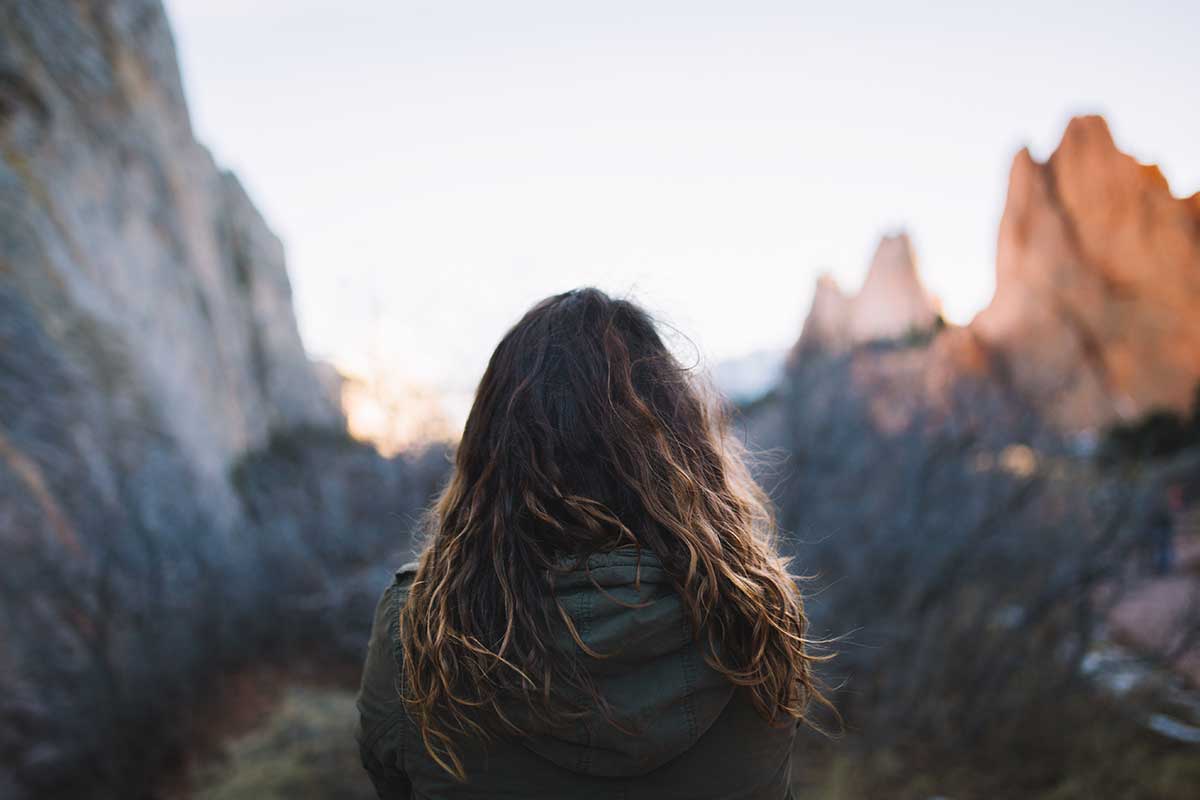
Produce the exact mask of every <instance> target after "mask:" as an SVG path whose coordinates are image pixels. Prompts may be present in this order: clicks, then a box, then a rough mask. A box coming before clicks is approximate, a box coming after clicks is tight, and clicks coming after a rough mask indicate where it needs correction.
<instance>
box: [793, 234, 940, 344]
mask: <svg viewBox="0 0 1200 800" xmlns="http://www.w3.org/2000/svg"><path fill="white" fill-rule="evenodd" d="M939 315H940V309H939V305H938V302H937V300H936V299H935V298H934V297H933V296H932V295H930V294H929V292H928V291H926V289H925V287H924V286H922V284H921V279H920V277H919V275H918V274H917V267H916V259H915V257H914V256H913V249H912V243H911V242H910V241H909V238H908V235H907V234H904V233H900V234H898V235H896V236H885V237H883V239H882V241H880V243H879V247H878V248H877V249H876V250H875V256H874V257H873V258H872V259H871V266H870V268H869V269H868V270H867V277H866V280H864V281H863V285H862V288H861V289H859V291H858V293H857V294H855V295H847V294H846V293H844V292H843V291H842V290H841V288H840V287H839V286H838V285H837V282H836V281H834V279H833V278H832V277H831V276H829V275H822V276H821V278H820V279H819V280H818V281H817V286H816V290H815V291H814V292H813V301H812V307H811V308H810V310H809V313H808V317H807V318H806V320H805V323H804V330H803V332H802V333H801V335H800V341H799V343H798V348H799V350H800V351H801V352H803V351H808V350H821V351H825V352H840V351H844V350H846V349H849V348H851V347H854V346H855V345H858V344H863V343H866V342H872V341H881V340H894V339H901V338H904V337H905V336H908V335H911V334H914V333H926V332H928V331H930V330H932V329H933V328H934V327H935V325H936V324H937V321H938V318H939Z"/></svg>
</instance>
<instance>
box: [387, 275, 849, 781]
mask: <svg viewBox="0 0 1200 800" xmlns="http://www.w3.org/2000/svg"><path fill="white" fill-rule="evenodd" d="M729 422H730V413H729V410H728V407H727V406H726V405H725V404H724V403H723V402H721V401H719V400H717V398H716V395H715V393H713V392H711V391H710V390H708V388H707V386H706V385H705V384H704V383H703V382H702V381H700V380H698V379H697V377H696V375H694V374H693V372H692V371H691V370H689V369H688V368H685V367H684V366H682V365H681V364H680V363H679V361H678V360H677V359H676V358H675V357H674V356H673V355H672V354H671V352H670V351H669V350H668V348H667V347H666V346H665V345H664V343H663V341H662V339H661V338H660V336H659V334H658V331H657V330H656V328H655V324H654V321H653V319H652V318H651V317H650V316H649V315H648V314H647V313H646V312H645V311H644V310H642V309H641V308H639V307H638V306H637V305H635V304H633V303H631V302H629V301H627V300H620V299H613V298H610V297H609V296H608V295H606V294H605V293H603V292H601V291H599V290H597V289H593V288H584V289H577V290H574V291H570V292H565V293H563V294H558V295H554V296H552V297H548V298H546V299H545V300H542V301H541V302H539V303H537V304H536V305H535V306H534V307H533V308H532V309H530V310H529V311H528V312H527V313H526V314H525V316H524V317H522V318H521V320H520V321H519V322H518V323H517V324H516V325H514V326H513V327H512V329H511V330H509V331H508V333H507V334H506V335H505V336H504V338H503V339H502V340H501V341H500V344H499V345H498V346H497V347H496V350H495V352H494V353H493V354H492V357H491V360H490V362H489V363H488V367H487V370H486V371H485V372H484V375H483V378H482V380H481V381H480V384H479V387H478V390H477V392H476V395H475V402H474V405H473V406H472V408H471V412H470V415H469V416H468V418H467V422H466V426H465V428H464V431H463V437H462V441H461V442H460V444H459V445H458V449H457V453H456V455H455V469H454V471H453V473H452V475H451V477H450V480H449V482H448V484H447V485H446V487H445V489H444V490H443V491H442V493H441V495H440V496H439V498H438V499H437V501H436V503H435V504H434V505H433V507H432V508H431V509H430V510H429V513H428V514H427V516H426V528H427V535H428V541H427V542H426V546H425V548H424V550H423V552H422V554H421V558H420V565H419V568H418V570H417V575H416V578H415V580H414V582H413V585H412V589H411V593H410V595H409V599H408V602H407V603H406V604H405V605H404V607H403V608H402V609H401V610H400V612H399V614H400V618H399V630H400V642H401V648H402V653H403V659H404V665H405V681H404V691H403V692H402V699H403V701H404V704H405V706H406V708H407V710H408V712H409V714H410V715H411V716H412V718H413V719H414V720H415V721H416V724H417V726H418V728H419V730H420V732H421V736H422V739H423V741H424V744H425V748H426V749H427V750H428V752H429V754H430V756H431V757H432V758H433V759H434V760H435V761H436V762H437V763H438V764H440V765H441V766H442V767H443V768H444V769H446V770H447V771H448V772H450V773H451V774H453V775H455V776H456V777H458V778H460V779H464V778H465V773H464V770H463V765H462V762H461V760H460V759H459V757H458V755H457V753H456V750H455V747H454V740H455V737H456V736H458V735H482V736H486V735H489V734H490V733H491V732H492V731H494V730H497V729H506V730H509V731H511V732H514V733H521V732H522V731H521V730H520V729H519V727H518V726H517V725H516V724H514V723H513V722H512V721H511V720H509V719H508V718H507V717H506V716H505V714H504V711H503V709H502V701H504V700H506V699H507V700H509V701H512V700H514V699H515V700H517V701H519V702H521V703H524V704H527V707H528V708H529V709H530V710H531V713H532V714H533V716H535V717H537V718H539V719H541V720H545V721H547V722H550V723H555V722H561V721H564V720H566V719H568V718H570V717H571V716H572V715H575V714H578V713H580V712H581V707H580V706H578V705H577V704H573V703H571V702H569V701H568V700H567V699H566V698H567V697H572V696H574V697H578V696H580V692H582V693H583V694H584V696H588V697H590V698H592V700H593V701H594V702H596V703H597V704H598V705H599V707H600V708H601V709H602V710H604V709H607V706H606V704H605V703H604V698H602V697H600V696H599V695H598V694H597V692H596V689H595V687H594V685H593V683H592V681H591V680H590V678H589V675H588V673H587V671H586V669H584V668H583V665H582V664H580V663H579V660H578V659H577V658H575V657H574V654H573V653H569V652H564V651H562V650H560V649H556V648H555V647H554V645H553V632H554V630H555V629H558V630H561V629H562V626H563V625H564V624H565V625H566V628H567V630H568V631H569V632H570V634H571V636H572V637H573V638H574V639H575V640H576V643H577V644H579V645H580V646H581V647H583V649H584V651H585V652H590V651H588V650H587V648H586V646H585V645H584V644H583V642H582V641H580V640H579V637H578V634H577V633H576V632H575V629H574V625H573V624H572V621H571V618H570V615H569V614H568V613H567V612H566V611H565V609H564V608H563V607H562V605H561V604H560V603H558V602H557V601H556V600H555V601H554V602H547V599H548V598H550V599H553V598H554V593H553V592H554V590H553V576H554V575H555V571H556V569H558V570H561V566H557V565H558V563H559V561H560V560H561V559H562V558H563V557H564V556H566V557H571V556H579V557H585V556H587V555H588V554H590V553H596V552H603V551H606V550H609V549H612V548H615V547H619V546H622V545H632V546H635V547H637V548H639V550H640V549H643V548H644V549H647V550H649V551H651V552H653V553H654V554H655V555H656V556H658V558H659V560H660V561H661V562H662V563H663V565H664V567H665V568H666V569H667V572H668V574H669V575H670V576H671V578H672V580H673V581H674V582H675V583H676V585H677V589H678V591H679V593H680V596H681V597H682V599H683V602H684V605H685V608H686V609H687V611H688V613H689V616H690V619H691V623H692V628H693V633H694V635H695V636H697V637H700V636H705V635H706V636H708V637H709V645H710V647H709V648H708V650H709V655H708V656H707V658H708V659H709V663H710V664H711V665H712V666H713V667H714V668H715V669H717V670H719V671H720V672H721V673H723V674H724V675H726V676H728V678H729V680H730V681H731V682H733V683H734V684H737V685H740V686H746V687H750V689H751V692H752V696H753V700H754V704H755V706H756V708H757V709H758V711H759V713H760V714H761V715H762V716H763V717H764V718H766V719H768V720H771V721H774V722H781V721H782V722H795V721H796V720H801V721H807V714H806V708H807V706H808V703H809V701H810V700H813V699H816V700H818V701H820V702H822V703H825V704H827V701H825V699H824V698H823V697H822V696H821V694H820V692H819V691H818V688H817V685H816V679H815V677H814V675H813V672H812V663H813V662H814V661H816V660H819V658H825V657H827V656H823V657H816V656H813V655H812V654H811V653H810V652H809V651H808V648H807V647H806V645H808V644H809V642H808V641H807V640H806V638H805V634H806V629H807V620H806V618H805V615H804V607H803V602H802V600H801V596H800V592H799V590H798V588H797V586H796V583H795V580H794V579H793V578H792V577H791V576H790V575H789V574H788V571H787V560H786V559H783V558H781V557H780V556H779V554H778V553H777V551H776V547H775V543H774V542H775V532H776V531H775V520H774V516H773V512H772V510H771V504H770V501H769V500H768V498H767V497H766V494H765V493H764V492H763V490H762V489H761V488H760V487H759V486H758V485H757V483H755V481H754V480H753V478H752V477H751V476H750V473H749V470H748V468H747V466H746V462H745V457H744V451H743V449H742V448H741V446H740V443H739V442H738V441H737V439H736V438H735V437H733V436H731V435H730V434H729ZM718 643H719V645H720V648H719V650H720V654H719V655H718V654H717V647H716V645H717V644H718ZM605 713H606V716H608V711H605ZM610 719H611V717H610Z"/></svg>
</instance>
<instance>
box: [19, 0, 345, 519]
mask: <svg viewBox="0 0 1200 800" xmlns="http://www.w3.org/2000/svg"><path fill="white" fill-rule="evenodd" d="M4 9H5V16H4V24H3V26H0V304H2V306H3V311H4V316H3V326H2V327H0V367H3V369H0V382H3V383H4V384H5V386H4V387H3V388H2V389H0V419H3V421H4V424H3V433H4V434H5V435H6V438H7V445H8V451H9V452H12V451H15V452H19V453H24V454H25V456H26V457H28V458H29V460H30V462H31V463H32V464H34V468H35V472H36V471H37V470H44V469H46V465H45V464H42V463H40V462H42V461H43V460H44V459H46V458H47V456H48V454H46V453H44V452H42V453H39V452H38V451H39V449H41V448H39V447H38V445H37V434H36V430H37V429H38V428H43V429H44V428H56V429H59V430H60V431H61V436H62V437H63V438H64V439H65V440H66V441H64V442H63V446H64V447H69V448H70V449H72V450H73V451H74V452H75V455H77V457H78V459H79V461H78V463H77V466H76V467H75V474H73V475H72V476H70V480H73V481H84V482H88V483H92V484H94V486H95V487H96V488H97V489H99V490H101V494H103V493H104V492H105V487H108V486H111V484H112V483H113V482H114V477H113V476H114V474H115V473H116V472H120V471H130V470H137V469H138V468H139V467H141V466H142V465H143V464H144V462H145V459H146V458H147V454H148V453H151V452H160V451H161V452H163V456H162V458H163V459H164V460H166V461H170V462H172V463H171V466H170V468H169V469H167V470H166V471H165V472H164V473H163V474H162V476H161V481H155V483H159V482H172V483H176V482H180V481H183V482H187V483H191V484H193V490H194V491H196V492H197V493H198V494H199V495H200V496H201V497H202V498H203V501H204V502H205V504H206V505H207V506H208V507H209V509H210V510H211V511H213V512H215V514H216V516H217V517H219V518H222V517H223V518H226V519H228V518H230V517H231V516H233V515H234V514H235V510H234V502H233V497H232V493H231V492H230V491H229V486H228V481H227V473H228V470H229V468H230V466H231V465H232V464H233V462H234V461H235V460H236V458H237V457H238V456H239V455H240V454H241V453H243V452H245V451H247V450H250V449H253V448H256V447H258V446H260V445H262V444H263V443H264V442H265V441H266V440H267V437H268V435H269V433H270V432H271V431H272V430H278V429H285V428H292V427H297V426H318V427H322V426H326V427H336V426H340V425H341V420H340V411H339V410H338V408H337V407H336V406H335V405H334V404H333V403H332V402H331V399H330V397H329V394H328V393H327V392H325V391H323V390H322V388H321V384H320V383H319V381H318V377H317V375H316V373H315V371H314V369H313V366H312V365H311V364H310V362H309V359H308V357H307V356H306V354H305V352H304V348H303V346H302V345H301V341H300V336H299V333H298V331H297V327H296V320H295V317H294V314H293V310H292V298H291V288H290V285H289V282H288V276H287V271H286V268H285V264H284V255H283V247H282V245H281V244H280V241H279V239H278V238H276V236H275V235H274V234H273V233H272V232H271V230H270V228H268V227H267V225H266V223H265V222H264V221H263V219H262V217H261V216H260V215H259V213H258V211H257V210H256V209H255V207H254V205H253V203H252V202H251V201H250V199H249V198H248V197H247V196H246V193H245V191H244V190H243V189H242V186H241V184H240V183H239V182H238V180H237V178H236V177H234V176H233V175H232V174H230V173H228V172H225V171H223V170H221V169H220V168H218V167H217V165H216V164H215V163H214V162H213V159H212V157H211V155H210V154H209V152H208V150H206V149H205V148H204V147H203V146H202V145H200V144H199V143H197V141H196V140H195V138H194V136H193V132H192V127H191V122H190V120H189V117H188V110H187V105H186V103H185V101H184V96H183V89H182V85H181V82H180V76H179V69H178V66H177V64H176V59H175V48H174V44H173V42H172V39H171V35H170V32H169V30H168V26H167V20H166V16H165V14H164V12H163V9H162V6H161V4H160V3H159V2H158V1H157V0H149V1H148V0H120V2H99V1H98V0H96V1H91V2H81V3H79V2H66V1H65V0H47V1H46V2H6V3H5V4H4ZM33 353H38V357H37V358H36V359H33V358H32V354H33ZM29 373H43V374H41V375H37V374H29ZM46 384H53V385H46ZM5 461H8V462H9V464H8V467H7V468H8V469H10V470H11V469H13V467H12V460H11V458H6V459H5ZM152 471H154V472H157V471H158V470H157V468H155V469H154V470H152ZM60 477H62V478H66V477H67V476H65V475H64V476H58V475H45V476H44V477H43V479H42V482H43V483H45V484H46V485H47V486H49V487H50V488H51V491H53V489H54V487H55V485H56V483H57V481H58V479H59V478H60ZM26 482H28V481H26ZM157 489H158V487H157V486H154V487H153V490H154V491H157Z"/></svg>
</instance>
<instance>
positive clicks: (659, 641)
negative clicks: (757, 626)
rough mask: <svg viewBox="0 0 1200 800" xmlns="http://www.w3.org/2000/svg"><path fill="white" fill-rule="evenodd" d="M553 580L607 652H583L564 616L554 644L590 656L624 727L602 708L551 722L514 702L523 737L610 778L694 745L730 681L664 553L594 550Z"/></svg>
mask: <svg viewBox="0 0 1200 800" xmlns="http://www.w3.org/2000/svg"><path fill="white" fill-rule="evenodd" d="M555 587H556V592H557V595H558V599H559V601H560V602H562V604H563V607H564V608H565V609H566V610H567V612H568V613H569V614H570V615H571V619H572V620H573V621H574V623H575V627H576V629H577V631H578V633H579V636H580V638H581V639H582V640H583V642H584V643H585V644H586V645H587V646H588V648H589V649H590V650H592V651H594V652H596V653H598V654H603V655H604V656H605V657H603V658H595V657H593V656H591V655H589V654H587V653H585V652H584V651H583V649H582V648H580V647H579V645H578V644H577V643H576V642H575V640H574V639H573V638H572V637H571V635H570V633H569V632H568V631H567V630H566V626H565V625H564V626H563V630H562V631H561V632H560V634H559V635H558V636H557V637H556V640H555V643H556V645H557V646H558V647H560V648H562V649H563V650H564V651H567V652H570V653H571V654H572V655H573V657H575V658H577V659H579V660H580V661H581V662H582V663H583V664H584V665H585V667H586V669H587V670H588V672H589V673H590V674H591V676H592V679H593V680H594V681H595V684H596V687H597V689H598V690H599V692H600V694H601V696H603V697H604V698H605V699H607V701H608V702H609V704H610V705H611V706H612V708H613V710H614V712H615V716H616V717H617V719H618V720H619V721H620V723H621V727H622V728H625V730H622V729H621V728H618V727H616V726H614V725H613V724H612V723H611V722H609V721H608V720H607V719H606V718H605V716H604V715H603V714H602V713H601V712H600V711H599V710H598V709H593V710H592V712H591V713H589V714H588V715H587V716H586V717H585V718H583V719H581V720H578V721H575V722H574V723H572V724H571V725H569V726H565V727H556V728H554V729H551V728H548V727H547V726H546V725H545V724H544V723H540V722H539V721H537V720H535V719H532V718H531V716H530V714H529V713H528V709H521V708H516V707H514V708H513V709H511V713H512V715H513V716H514V717H515V718H516V719H518V720H520V721H521V722H522V728H523V729H524V730H525V731H526V732H528V733H529V734H531V735H530V736H527V737H521V741H522V742H523V744H524V745H525V746H526V747H528V748H529V749H531V750H533V751H534V752H536V753H538V754H539V755H540V756H542V757H543V758H546V759H548V760H550V761H552V762H554V763H555V764H557V765H559V766H561V767H564V768H566V769H569V770H572V771H575V772H579V773H583V774H588V775H601V776H612V777H631V776H635V775H641V774H644V773H646V772H649V771H650V770H653V769H655V768H656V767H659V766H661V765H663V764H665V763H667V762H668V761H670V760H671V759H673V758H675V757H676V756H679V755H680V754H682V753H683V752H685V751H686V750H688V749H689V748H690V747H691V746H692V745H693V744H695V742H696V740H697V739H699V738H700V737H701V736H702V735H704V733H705V732H706V731H707V730H708V729H709V727H711V726H712V724H713V723H714V722H715V721H716V719H717V717H719V716H720V715H721V712H722V711H723V710H724V709H725V706H726V705H727V704H728V703H729V701H730V698H731V697H732V695H733V691H734V685H733V684H732V683H731V682H730V681H729V680H728V679H727V678H726V677H725V676H723V675H722V674H720V673H719V672H717V671H716V670H714V669H712V668H711V667H710V666H709V665H708V664H707V663H706V662H705V660H704V653H705V644H704V643H703V641H700V642H697V641H694V640H693V639H692V628H691V623H690V622H689V620H688V617H687V612H686V609H685V607H684V605H683V602H682V599H681V598H680V597H679V595H678V593H677V592H676V590H675V588H674V586H673V584H672V583H671V580H670V578H669V577H668V575H667V573H666V571H665V570H664V568H663V566H662V563H661V562H660V561H659V560H658V558H657V557H656V556H654V555H653V554H652V553H651V552H649V551H648V550H642V551H641V552H640V553H639V552H638V551H637V550H635V549H634V548H632V547H622V548H618V549H616V550H613V551H611V552H609V553H602V554H597V555H593V556H591V557H589V558H588V559H587V561H586V562H585V563H583V564H581V565H580V566H579V567H578V568H577V569H574V570H572V571H570V572H567V573H565V574H560V575H558V576H556V580H555ZM546 602H548V603H552V602H553V600H552V599H550V598H547V601H546ZM634 604H637V607H630V606H631V605H634ZM702 639H703V637H702ZM508 712H509V709H507V708H506V713H508Z"/></svg>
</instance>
